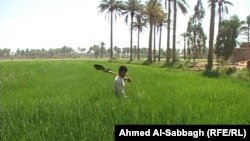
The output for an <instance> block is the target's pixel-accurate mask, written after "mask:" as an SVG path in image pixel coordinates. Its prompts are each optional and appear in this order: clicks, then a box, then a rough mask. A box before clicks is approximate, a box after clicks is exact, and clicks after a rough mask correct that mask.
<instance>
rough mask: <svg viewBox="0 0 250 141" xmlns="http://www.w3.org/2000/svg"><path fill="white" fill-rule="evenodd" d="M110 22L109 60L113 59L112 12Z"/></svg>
mask: <svg viewBox="0 0 250 141" xmlns="http://www.w3.org/2000/svg"><path fill="white" fill-rule="evenodd" d="M110 16H111V22H110V59H111V60H112V59H113V11H111V14H110Z"/></svg>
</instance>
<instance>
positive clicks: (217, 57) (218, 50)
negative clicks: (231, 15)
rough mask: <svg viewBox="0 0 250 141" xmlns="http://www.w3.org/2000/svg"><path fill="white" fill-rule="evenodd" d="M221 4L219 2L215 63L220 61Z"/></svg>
mask: <svg viewBox="0 0 250 141" xmlns="http://www.w3.org/2000/svg"><path fill="white" fill-rule="evenodd" d="M221 12H222V11H221V2H219V22H218V35H217V38H216V46H215V50H216V61H217V62H219V59H220V56H221V55H220V44H219V43H220V25H221Z"/></svg>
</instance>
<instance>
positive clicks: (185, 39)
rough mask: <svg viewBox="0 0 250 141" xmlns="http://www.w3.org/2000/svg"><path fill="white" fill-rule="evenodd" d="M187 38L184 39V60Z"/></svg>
mask: <svg viewBox="0 0 250 141" xmlns="http://www.w3.org/2000/svg"><path fill="white" fill-rule="evenodd" d="M186 56H187V55H186V37H184V60H186Z"/></svg>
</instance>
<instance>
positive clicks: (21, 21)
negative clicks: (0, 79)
mask: <svg viewBox="0 0 250 141" xmlns="http://www.w3.org/2000/svg"><path fill="white" fill-rule="evenodd" d="M145 1H146V0H142V2H143V3H144V2H145ZM186 1H187V2H188V3H189V5H190V8H189V9H188V12H189V13H188V14H187V15H185V16H183V15H182V13H181V12H179V13H178V16H179V17H178V19H177V28H178V30H177V42H179V41H182V40H181V38H180V36H179V34H181V33H183V32H185V31H186V26H187V21H188V19H189V15H191V14H193V11H194V10H193V6H194V5H195V4H196V2H197V1H196V0H186ZM207 1H208V0H203V1H202V2H203V5H204V8H205V10H206V17H205V19H204V31H205V32H206V34H207V36H209V35H208V31H209V19H210V11H208V10H209V8H208V4H207ZM230 1H231V2H232V3H233V4H234V6H228V7H229V11H230V12H229V14H228V15H227V17H229V16H231V15H233V14H237V15H238V16H239V18H240V19H241V20H245V19H246V17H247V15H249V14H250V10H249V7H250V1H249V0H230ZM100 2H101V0H0V48H1V49H3V48H9V49H11V50H12V51H16V49H17V48H20V49H26V48H29V49H42V48H44V49H50V48H61V47H63V46H64V45H66V46H69V47H72V48H74V49H75V50H77V48H78V47H81V48H83V47H84V48H87V49H88V48H89V47H90V46H93V45H95V44H96V45H99V44H100V42H104V43H105V44H106V48H108V47H109V46H110V22H109V21H108V20H107V19H105V14H104V13H103V14H101V13H99V9H97V7H98V5H99V4H100ZM216 20H217V19H216ZM215 31H216V30H215ZM171 36H172V35H171ZM113 44H114V46H118V47H129V46H130V32H129V26H128V25H126V24H125V23H124V16H123V17H119V18H117V21H116V22H115V24H114V40H113ZM133 44H134V45H137V33H136V32H134V38H133ZM157 45H158V43H157ZM140 46H141V47H147V46H148V30H147V29H146V30H145V31H144V32H143V33H142V34H141V40H140ZM177 47H179V48H182V44H181V42H180V44H177ZM162 48H163V49H164V50H165V49H166V29H163V34H162Z"/></svg>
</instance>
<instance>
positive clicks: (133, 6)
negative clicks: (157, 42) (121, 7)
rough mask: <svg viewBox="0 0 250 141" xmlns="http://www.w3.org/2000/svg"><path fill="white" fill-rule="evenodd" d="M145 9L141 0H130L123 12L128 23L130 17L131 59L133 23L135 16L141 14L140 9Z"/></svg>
mask: <svg viewBox="0 0 250 141" xmlns="http://www.w3.org/2000/svg"><path fill="white" fill-rule="evenodd" d="M142 10H143V5H142V4H141V1H140V0H128V1H126V2H125V11H124V12H123V14H124V15H125V22H126V23H128V19H129V17H130V22H131V24H130V61H132V58H133V57H132V46H133V27H134V26H133V24H134V16H135V15H137V14H139V12H140V11H142Z"/></svg>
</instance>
